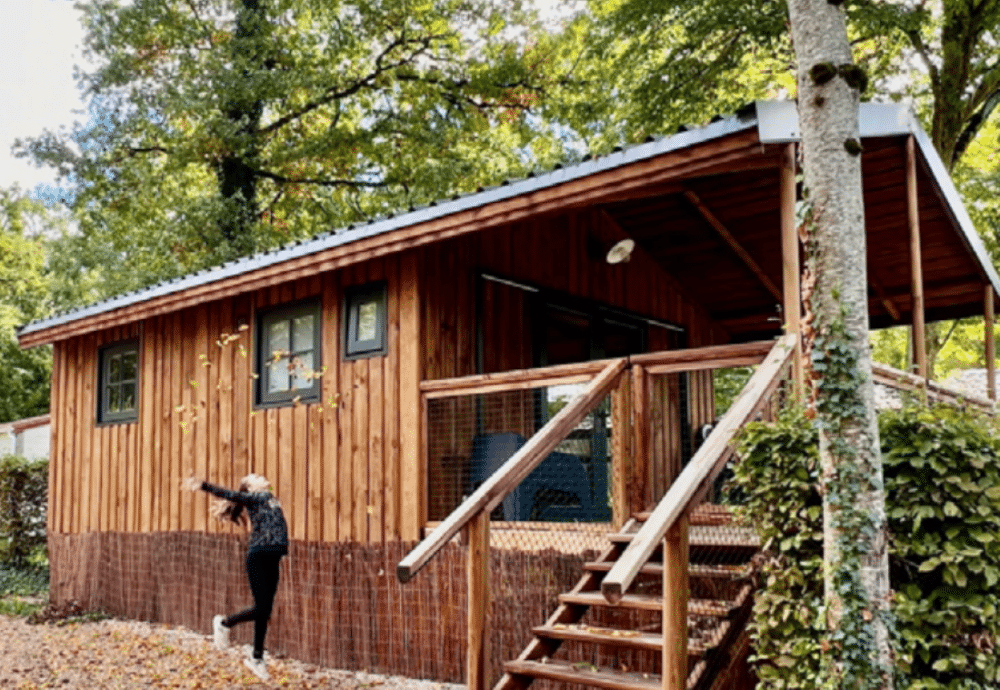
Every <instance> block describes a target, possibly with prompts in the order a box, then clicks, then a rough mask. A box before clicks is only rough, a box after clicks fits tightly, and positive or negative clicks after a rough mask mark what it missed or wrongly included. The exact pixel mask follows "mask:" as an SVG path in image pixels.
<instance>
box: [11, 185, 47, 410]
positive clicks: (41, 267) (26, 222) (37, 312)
mask: <svg viewBox="0 0 1000 690" xmlns="http://www.w3.org/2000/svg"><path fill="white" fill-rule="evenodd" d="M48 226H49V219H48V213H47V211H46V209H45V207H44V206H43V205H42V204H40V203H38V202H36V201H32V200H30V199H28V198H27V197H25V196H24V195H23V194H21V193H20V191H19V190H18V189H16V188H15V189H10V190H7V189H0V256H2V257H3V261H2V262H0V392H2V393H0V422H9V421H12V420H15V419H21V418H23V417H32V416H35V415H39V414H44V413H46V412H47V411H48V409H49V375H50V372H51V361H50V360H51V354H50V352H49V350H48V348H36V349H34V350H29V351H22V350H21V349H20V347H18V344H17V337H16V335H15V329H16V327H17V326H20V325H21V324H23V323H25V322H26V321H29V320H31V319H33V318H36V317H38V316H42V315H43V314H45V313H47V310H48V309H50V308H51V298H50V294H51V293H50V287H51V283H50V280H49V278H48V276H47V271H46V267H45V254H46V250H45V239H44V236H43V235H42V230H43V229H45V228H47V227H48Z"/></svg>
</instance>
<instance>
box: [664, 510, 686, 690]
mask: <svg viewBox="0 0 1000 690" xmlns="http://www.w3.org/2000/svg"><path fill="white" fill-rule="evenodd" d="M689 567H690V565H689V559H688V520H687V517H685V516H681V518H680V519H679V520H678V521H677V522H676V524H674V526H673V527H671V528H670V529H669V530H668V531H667V534H666V537H664V539H663V676H662V677H663V690H685V688H687V679H688V658H687V657H688V600H689V599H690V591H691V590H690V584H689V581H688V573H689Z"/></svg>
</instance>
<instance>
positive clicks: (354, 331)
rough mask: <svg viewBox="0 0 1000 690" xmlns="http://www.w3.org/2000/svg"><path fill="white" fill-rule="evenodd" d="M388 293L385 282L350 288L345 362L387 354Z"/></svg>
mask: <svg viewBox="0 0 1000 690" xmlns="http://www.w3.org/2000/svg"><path fill="white" fill-rule="evenodd" d="M386 293H387V290H386V284H385V282H378V283H371V284H369V285H362V286H360V287H353V288H348V289H347V291H346V292H345V293H344V359H361V358H363V357H381V356H382V355H384V354H385V353H386V348H387V345H386V330H387V328H388V324H387V322H388V313H387V312H388V309H387V307H386V304H387V297H386Z"/></svg>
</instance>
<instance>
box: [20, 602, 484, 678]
mask: <svg viewBox="0 0 1000 690" xmlns="http://www.w3.org/2000/svg"><path fill="white" fill-rule="evenodd" d="M249 651H250V648H249V646H245V647H236V648H231V649H227V650H225V651H219V650H217V649H215V647H214V646H213V645H212V642H211V640H210V639H209V638H208V637H206V636H204V635H199V634H197V633H194V632H191V631H190V630H187V629H186V628H171V627H166V626H161V625H153V624H150V623H142V622H135V621H120V620H102V621H98V622H83V623H41V624H35V625H32V624H29V623H27V622H26V620H25V619H23V618H9V617H6V616H0V688H23V689H24V690H29V689H33V688H81V689H88V690H89V689H94V690H96V689H98V688H109V689H113V690H117V689H121V688H187V689H189V690H197V689H202V690H207V689H209V688H252V687H257V688H264V687H279V688H303V689H305V688H341V689H343V690H353V689H354V688H366V689H367V688H371V689H373V690H459V689H460V688H464V687H465V686H464V685H450V684H447V683H435V682H431V681H420V680H412V679H409V678H400V677H397V676H378V675H373V674H369V673H356V672H353V671H340V670H332V669H323V668H319V667H317V666H313V665H310V664H303V663H301V662H298V661H294V660H292V659H272V658H268V669H269V671H270V673H271V682H270V683H269V684H265V683H261V682H260V681H259V680H258V679H257V677H256V676H254V675H253V674H251V673H250V672H249V671H248V670H247V669H246V668H245V667H244V666H243V662H242V660H243V658H245V657H246V656H247V655H248V654H249Z"/></svg>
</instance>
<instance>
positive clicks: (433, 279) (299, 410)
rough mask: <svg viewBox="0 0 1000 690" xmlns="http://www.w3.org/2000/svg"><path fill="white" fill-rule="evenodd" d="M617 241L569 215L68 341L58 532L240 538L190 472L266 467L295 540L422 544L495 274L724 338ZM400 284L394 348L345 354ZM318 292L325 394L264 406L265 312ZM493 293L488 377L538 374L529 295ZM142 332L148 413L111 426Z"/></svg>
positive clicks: (211, 475)
mask: <svg viewBox="0 0 1000 690" xmlns="http://www.w3.org/2000/svg"><path fill="white" fill-rule="evenodd" d="M588 238H592V239H588ZM614 238H615V235H614V234H613V231H612V230H610V229H607V228H605V227H604V226H603V224H602V221H601V216H600V215H599V214H591V213H583V212H581V213H571V214H566V215H562V216H552V217H550V218H547V219H539V220H533V221H529V222H524V223H520V224H517V225H515V226H513V227H509V228H504V229H498V230H494V231H489V232H484V233H480V234H478V235H473V236H468V237H463V238H459V239H455V240H451V241H448V242H445V243H441V244H436V245H432V246H428V247H425V248H421V249H417V250H412V251H410V252H407V253H404V254H401V255H393V256H390V257H388V258H384V259H377V260H372V261H368V262H366V263H363V264H359V265H356V266H352V267H349V268H347V269H343V270H340V271H336V272H330V273H324V274H321V275H313V276H308V277H305V278H301V279H298V280H295V281H291V282H288V283H284V284H281V285H278V286H275V287H270V288H263V289H260V290H257V291H254V292H252V293H248V294H244V295H241V296H237V297H233V298H226V299H221V300H216V301H213V302H209V303H204V304H201V305H198V306H195V307H192V308H188V309H185V310H183V311H179V312H175V313H169V314H164V315H161V316H155V317H151V318H148V319H146V320H145V321H143V322H141V323H136V324H133V325H130V326H127V327H122V328H114V329H108V330H104V331H100V332H97V333H92V334H88V335H85V336H81V337H77V338H73V339H70V340H66V341H61V342H58V343H56V344H55V353H54V360H53V361H54V363H53V383H54V386H53V389H54V390H53V405H52V414H53V422H54V424H53V427H54V431H53V440H54V449H53V460H54V462H53V465H52V468H51V471H50V473H51V479H52V481H51V485H50V492H51V494H50V506H51V509H50V513H49V527H50V529H51V530H52V531H53V532H57V533H80V532H89V531H121V532H150V531H178V530H180V531H184V530H207V531H209V532H227V531H231V528H228V527H226V526H223V525H219V524H218V523H217V522H215V521H214V520H212V519H210V518H209V514H208V501H207V500H206V497H205V496H203V495H192V494H190V493H187V492H181V491H180V490H179V483H180V480H181V479H182V478H183V477H186V476H189V475H191V474H195V475H199V476H205V477H207V478H208V480H209V481H212V482H217V483H220V484H226V485H233V484H234V483H235V482H236V481H237V480H238V479H239V477H241V476H242V475H244V474H246V473H247V472H250V471H254V472H259V473H263V474H266V475H267V476H268V477H269V478H270V479H271V481H272V483H273V485H274V487H275V489H276V493H277V495H278V496H279V498H281V500H282V502H283V503H284V505H285V507H286V514H287V516H288V520H289V527H290V530H291V536H292V538H293V539H296V540H306V541H359V542H380V541H383V540H397V539H408V540H412V539H415V538H417V537H418V536H419V529H420V527H422V526H423V524H424V520H425V519H426V515H427V506H426V501H427V499H426V485H427V477H426V472H425V468H423V467H421V466H419V463H420V462H422V451H421V450H420V448H421V447H422V444H424V443H426V439H421V438H419V427H420V425H419V415H420V409H419V382H420V380H423V379H435V378H441V377H448V376H460V375H466V374H472V373H475V371H476V318H477V305H476V298H475V294H476V293H475V281H476V276H477V275H479V273H480V272H482V271H488V272H491V273H495V274H497V275H500V276H505V277H508V278H511V279H514V280H523V281H526V282H530V283H533V284H536V285H540V286H543V287H546V288H550V289H553V290H559V291H562V292H565V293H567V294H573V295H578V296H582V297H585V298H588V299H593V300H597V301H599V302H602V303H605V304H611V305H617V306H620V307H624V308H627V309H629V310H632V311H635V312H637V313H641V314H645V315H648V316H652V317H656V318H659V319H663V320H665V321H670V322H673V323H677V324H681V325H683V326H685V327H686V328H687V329H688V343H689V344H690V345H691V346H697V345H703V344H709V343H711V342H713V340H714V339H716V338H718V337H719V334H717V333H714V332H713V331H712V328H711V324H710V322H709V321H708V319H707V317H705V316H704V315H703V314H700V313H699V312H698V310H697V307H696V306H694V305H690V304H685V303H684V301H683V299H682V298H681V297H680V296H679V295H677V294H676V293H675V292H673V291H672V289H671V288H670V285H671V283H670V281H669V279H668V277H667V276H665V275H663V274H662V272H660V269H659V268H658V267H657V266H655V265H654V264H653V263H652V262H651V261H650V260H649V259H648V258H646V257H645V256H643V255H642V254H641V253H638V252H637V254H636V256H634V257H633V259H632V261H631V262H630V263H628V264H624V265H618V266H609V265H608V264H606V263H605V262H604V261H603V260H602V258H601V257H595V256H592V255H591V254H592V252H590V251H589V250H588V246H590V245H592V244H593V241H592V240H596V241H597V242H599V243H600V242H605V243H610V242H611V240H613V239H614ZM383 279H384V280H386V282H387V285H388V291H389V294H388V297H389V299H388V305H389V319H388V321H389V323H388V354H387V355H386V356H384V357H375V358H370V359H359V360H354V361H343V360H342V357H341V352H340V350H341V333H340V330H341V321H342V314H341V309H342V304H341V302H342V295H343V291H344V288H345V287H347V286H351V285H358V284H364V283H367V282H370V281H374V280H383ZM310 298H319V299H321V301H322V333H321V343H322V362H323V364H324V365H325V373H324V374H323V377H322V399H321V400H320V401H318V402H315V403H310V404H297V405H294V406H286V407H278V408H266V409H257V408H255V406H254V405H253V379H252V376H253V372H254V366H253V357H254V347H253V342H252V339H253V337H254V323H255V320H256V315H257V314H258V313H259V312H260V311H261V310H265V309H268V308H271V307H273V306H277V305H281V304H284V303H288V302H294V301H296V300H301V299H310ZM487 299H489V300H490V303H489V304H485V305H484V312H485V313H486V314H488V315H489V317H490V318H488V319H486V320H484V324H483V334H484V354H485V362H486V367H487V370H503V369H511V368H521V367H529V366H531V359H530V358H531V347H530V339H528V338H526V334H527V333H529V332H530V330H529V328H528V326H529V324H528V323H527V318H528V317H527V314H526V310H525V308H524V302H523V297H521V296H518V295H516V294H515V293H512V292H511V291H503V290H496V291H493V292H491V293H490V295H489V296H488V297H487ZM241 327H245V329H244V330H241ZM224 334H233V335H239V336H240V337H239V339H237V340H235V341H233V342H228V343H227V342H226V341H225V339H223V340H221V341H220V338H221V337H222V336H223V335H224ZM127 338H136V339H138V340H139V342H140V359H141V361H140V367H141V369H140V384H139V395H140V398H139V400H140V405H139V418H138V420H137V421H136V422H134V423H130V424H110V425H101V426H99V425H97V424H96V405H97V402H96V395H97V391H96V390H95V386H96V385H97V366H98V351H99V349H100V347H102V346H103V345H106V344H109V343H113V342H116V341H119V340H123V339H127ZM651 345H653V346H654V347H656V346H657V345H656V343H651Z"/></svg>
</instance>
